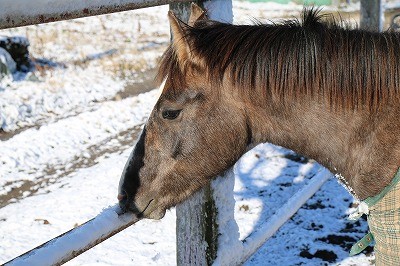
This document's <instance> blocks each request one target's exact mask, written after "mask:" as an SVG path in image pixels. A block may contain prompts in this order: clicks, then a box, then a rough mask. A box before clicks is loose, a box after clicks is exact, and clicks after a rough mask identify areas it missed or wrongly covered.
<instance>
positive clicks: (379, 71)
mask: <svg viewBox="0 0 400 266" xmlns="http://www.w3.org/2000/svg"><path fill="white" fill-rule="evenodd" d="M324 17H325V16H322V15H320V12H319V10H316V9H309V10H304V11H303V14H302V19H301V20H300V21H299V20H296V19H293V20H286V21H283V22H280V23H274V24H267V25H262V24H256V25H231V24H225V23H220V22H216V21H209V20H204V21H199V22H196V23H195V25H194V26H193V27H190V26H185V28H184V30H185V34H186V38H187V40H190V44H191V50H192V53H193V54H195V55H196V56H197V57H198V58H201V59H202V60H203V62H204V64H205V66H206V68H207V71H206V72H207V73H208V78H209V80H210V82H212V83H213V84H216V85H218V84H221V83H222V80H223V78H224V76H226V74H228V75H229V78H230V80H231V81H232V82H233V84H234V85H235V87H237V88H239V89H240V90H241V92H242V93H243V94H245V95H248V96H249V97H250V98H252V99H258V101H259V100H260V99H264V101H265V99H267V97H271V96H272V97H273V98H275V99H281V100H282V99H285V101H286V102H287V101H290V100H294V99H296V98H298V97H303V96H306V97H310V96H311V97H314V96H316V97H322V99H326V100H327V101H328V102H329V103H330V104H331V106H341V107H344V108H350V109H353V108H359V107H365V106H367V107H369V108H371V109H376V108H379V107H380V106H382V105H383V104H385V103H387V102H388V101H390V100H393V99H396V100H398V99H399V96H400V95H399V78H400V35H399V34H398V33H395V32H389V31H387V32H383V33H378V32H369V31H366V30H361V29H353V28H351V27H349V26H347V25H345V24H344V23H343V22H342V21H339V22H337V21H335V20H334V19H328V20H323V18H324ZM184 69H185V68H184V67H180V66H179V65H178V60H177V58H176V53H175V51H174V48H173V46H170V47H169V48H168V49H167V51H166V52H165V54H164V55H163V57H162V59H161V62H160V68H159V73H158V77H159V78H160V79H164V78H165V77H167V76H168V77H170V80H171V82H172V88H173V89H175V90H179V89H181V90H182V89H184V88H185V73H183V72H184ZM217 87H218V86H217Z"/></svg>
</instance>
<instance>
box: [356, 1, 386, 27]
mask: <svg viewBox="0 0 400 266" xmlns="http://www.w3.org/2000/svg"><path fill="white" fill-rule="evenodd" d="M383 11H384V10H383V5H382V0H373V1H371V0H361V7H360V26H361V28H362V29H367V30H373V31H382V29H383Z"/></svg>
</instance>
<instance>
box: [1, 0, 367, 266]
mask: <svg viewBox="0 0 400 266" xmlns="http://www.w3.org/2000/svg"><path fill="white" fill-rule="evenodd" d="M352 8H355V7H352ZM301 9H302V7H301V6H297V5H289V6H281V5H276V4H254V3H252V4H250V3H247V2H241V1H234V15H235V23H243V22H247V23H248V22H250V21H251V20H252V19H253V18H258V19H260V20H261V21H266V19H267V18H278V19H280V18H282V17H287V16H289V17H292V16H295V15H296V16H298V15H299V12H300V10H301ZM167 10H168V7H167V6H162V7H154V8H149V9H142V10H136V11H130V12H123V13H119V14H110V15H104V16H99V17H92V18H85V19H78V20H73V21H67V22H58V23H52V24H48V25H39V26H30V27H24V28H18V29H11V30H4V31H1V32H0V35H24V36H27V37H28V38H29V40H30V43H31V52H32V55H33V56H34V57H35V58H37V59H46V60H47V61H48V62H51V64H45V65H43V67H41V68H39V69H38V70H37V71H35V72H34V73H30V74H28V75H27V76H25V77H20V76H17V77H15V78H16V79H17V80H16V81H13V82H10V81H7V82H6V83H2V84H1V85H0V128H1V131H0V151H1V153H2V154H1V156H0V263H3V262H6V261H8V260H9V259H11V258H13V257H15V256H17V255H19V254H21V253H23V252H25V251H27V250H29V249H31V248H33V247H35V246H37V245H39V244H41V243H43V242H45V241H47V240H49V239H50V238H52V237H55V236H57V235H59V234H61V233H63V232H65V231H67V230H69V229H71V228H73V227H74V226H76V225H79V224H81V223H83V222H85V221H87V220H88V219H90V218H92V217H94V216H95V215H97V214H98V213H100V212H101V210H102V209H103V208H105V207H107V206H109V205H114V204H115V203H116V193H117V186H118V181H119V176H120V174H121V172H122V169H123V166H124V163H125V161H126V160H127V158H128V156H129V153H130V151H131V149H132V145H133V143H134V140H135V137H136V134H137V133H138V131H140V127H141V125H142V124H143V123H144V121H145V120H146V117H147V116H148V114H149V112H150V110H151V108H152V105H153V104H154V102H155V100H156V98H157V91H156V89H154V90H152V91H150V92H146V93H139V92H141V91H144V90H148V88H145V89H144V88H139V89H135V90H132V84H136V83H138V82H139V81H140V80H141V79H142V77H143V75H145V74H146V73H150V72H151V71H152V69H153V68H154V67H155V66H156V62H157V58H159V56H160V55H161V53H162V51H163V50H164V49H165V48H166V46H167V44H168V41H169V28H168V24H167V23H166V14H167ZM52 65H54V66H55V68H53V67H51V66H52ZM143 73H144V74H143ZM318 169H319V166H318V165H317V164H316V163H315V162H313V161H309V160H306V159H305V158H302V157H299V156H297V155H295V154H294V153H292V152H291V151H288V150H286V149H284V148H281V147H276V146H273V145H270V144H264V145H259V146H257V147H255V148H254V149H253V150H251V151H250V152H248V153H247V154H245V155H244V156H243V157H242V159H241V160H240V161H238V163H237V164H236V165H235V168H234V171H235V189H234V195H235V200H236V203H235V220H236V222H237V224H238V226H239V234H240V239H244V238H246V237H247V236H248V235H250V234H251V232H252V231H253V230H254V229H255V228H258V227H260V226H261V225H262V224H263V223H264V222H265V221H267V220H268V218H269V217H270V216H271V215H273V214H274V213H275V211H276V210H278V209H279V207H280V206H282V205H283V204H284V203H285V202H286V201H287V200H288V199H289V198H290V197H291V196H292V195H293V194H294V193H296V191H298V190H299V189H300V188H301V187H303V186H304V185H305V184H307V183H308V181H309V180H310V178H312V177H313V176H314V175H315V173H316V171H317V170H318ZM352 203H353V200H352V198H351V196H350V195H349V194H348V193H347V191H346V190H345V189H344V188H342V187H341V186H340V185H339V184H338V183H337V181H336V180H334V179H332V180H329V181H327V182H326V183H325V184H324V185H323V186H322V188H321V189H320V190H319V191H318V192H317V193H316V194H315V195H314V196H313V197H312V198H311V199H310V200H308V201H307V203H306V204H305V205H304V206H303V207H302V208H301V209H300V210H299V211H298V212H297V214H296V215H294V216H293V217H292V218H291V219H290V220H289V221H288V222H287V223H286V224H285V225H284V226H283V227H282V228H281V229H280V230H279V231H278V232H277V233H276V234H275V235H274V236H273V237H272V238H271V239H270V240H268V241H267V242H266V243H265V244H264V245H263V247H262V248H261V249H260V250H259V251H258V252H257V253H256V254H255V255H254V256H253V257H251V258H250V259H249V261H248V262H246V265H274V264H276V265H371V264H372V263H373V259H374V257H373V254H371V253H368V256H366V255H364V254H362V255H359V256H356V257H353V258H348V255H347V254H348V251H349V249H350V246H351V245H352V244H353V243H354V242H355V241H357V240H358V239H359V238H361V237H362V236H363V234H364V233H366V231H367V226H366V222H365V221H364V220H361V221H359V222H356V223H352V222H349V221H347V220H346V217H347V215H348V214H349V212H350V211H351V210H352V208H351V206H352ZM232 252H234V251H232ZM175 261H176V247H175V210H174V209H171V210H170V211H168V212H167V214H166V216H165V217H164V218H163V219H162V220H161V221H152V220H142V221H140V222H138V223H137V224H135V225H134V226H131V227H130V228H128V229H126V230H125V231H123V232H121V233H120V234H117V235H116V236H114V237H113V238H111V239H109V240H107V241H105V242H104V243H102V244H100V245H98V246H96V247H95V248H93V249H91V250H90V251H88V252H86V253H84V254H82V255H81V256H79V257H77V258H76V259H74V260H72V261H70V262H69V263H68V265H175V264H176V262H175Z"/></svg>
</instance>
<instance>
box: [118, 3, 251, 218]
mask: <svg viewBox="0 0 400 266" xmlns="http://www.w3.org/2000/svg"><path fill="white" fill-rule="evenodd" d="M168 16H169V20H170V23H171V29H172V34H173V41H172V44H171V46H170V47H169V49H168V50H167V51H166V53H165V54H164V56H163V59H162V62H161V67H160V72H159V73H160V74H159V76H161V78H162V79H163V80H164V81H165V82H164V87H163V90H162V94H161V96H160V97H159V99H158V101H157V103H156V105H155V106H154V109H153V111H152V112H151V115H150V117H149V119H148V121H147V123H146V125H145V127H144V129H143V131H142V133H141V136H140V138H139V140H138V142H137V144H136V146H135V148H134V151H133V152H132V154H131V156H130V158H129V160H128V162H127V163H126V166H125V170H124V172H123V174H122V177H121V180H120V185H119V196H118V199H119V200H120V206H121V208H122V209H123V210H125V211H133V212H134V213H137V214H138V215H140V216H143V217H146V218H152V219H161V218H162V217H163V216H164V214H165V211H166V210H167V209H168V208H170V207H172V206H175V205H176V204H177V203H179V202H181V201H183V200H184V199H186V198H187V197H188V196H189V195H191V194H193V193H194V192H195V191H196V190H198V189H200V188H201V187H202V186H204V185H206V184H207V183H208V182H209V181H210V180H211V179H212V178H213V177H215V176H216V175H218V174H220V173H221V172H223V171H225V170H226V169H228V168H229V167H231V166H232V165H233V164H234V163H235V162H236V161H237V159H238V158H239V157H240V156H241V155H242V154H243V153H244V151H245V150H246V147H247V144H248V132H247V125H246V118H245V112H244V110H243V108H242V107H241V106H240V105H239V104H238V101H236V100H235V99H234V98H235V96H234V95H232V94H228V93H224V92H223V91H224V90H223V89H222V87H223V86H228V85H229V84H228V82H221V83H220V84H213V83H212V82H210V79H209V73H208V70H207V68H206V67H205V63H204V62H203V60H202V56H201V54H200V53H199V52H198V51H196V50H195V47H193V45H192V43H193V42H194V41H196V40H194V39H193V37H189V35H187V31H188V30H189V29H193V28H195V27H196V25H197V24H198V23H206V21H205V19H206V16H205V12H204V11H203V10H202V9H200V8H199V7H197V6H192V13H191V17H190V19H189V25H187V24H185V23H183V22H182V21H180V20H179V19H178V18H177V17H176V16H175V15H174V14H173V13H172V12H169V15H168ZM200 37H201V36H199V38H200Z"/></svg>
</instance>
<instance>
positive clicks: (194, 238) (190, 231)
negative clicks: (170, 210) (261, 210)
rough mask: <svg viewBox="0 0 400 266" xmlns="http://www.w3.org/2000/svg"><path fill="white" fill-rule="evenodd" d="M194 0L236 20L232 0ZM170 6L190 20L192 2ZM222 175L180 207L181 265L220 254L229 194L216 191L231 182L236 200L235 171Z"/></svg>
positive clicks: (215, 17) (225, 18) (226, 18)
mask: <svg viewBox="0 0 400 266" xmlns="http://www.w3.org/2000/svg"><path fill="white" fill-rule="evenodd" d="M194 2H195V3H197V4H198V5H199V6H201V7H203V8H205V9H206V10H207V11H208V17H209V18H210V19H213V20H219V21H223V22H232V19H233V15H232V1H231V0H212V1H194ZM170 9H171V10H173V11H174V13H175V14H176V15H177V16H178V17H179V18H180V19H182V20H183V21H185V22H187V21H188V19H189V16H190V3H172V4H170ZM219 178H222V179H224V180H223V181H222V182H220V180H218V182H213V184H210V185H208V186H206V187H205V188H203V189H201V190H200V191H198V192H197V193H195V194H194V195H193V196H191V197H190V198H189V199H188V200H187V201H185V202H183V203H181V204H179V205H178V206H177V207H176V216H177V218H176V221H177V223H176V226H177V228H176V231H177V232H176V234H177V237H176V238H177V239H176V240H177V265H211V264H212V263H213V261H214V260H215V259H216V257H217V248H218V236H219V230H218V221H217V214H218V208H217V206H218V201H220V200H221V198H224V197H226V196H227V195H216V193H223V192H222V191H224V189H219V187H226V185H227V183H229V184H230V187H231V188H232V189H231V192H230V193H229V196H230V197H231V199H232V201H233V184H234V181H235V180H234V177H233V175H231V178H225V177H219ZM226 182H227V183H226ZM228 186H229V185H228ZM233 206H234V205H233ZM232 214H233V208H232ZM232 216H233V215H232Z"/></svg>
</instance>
